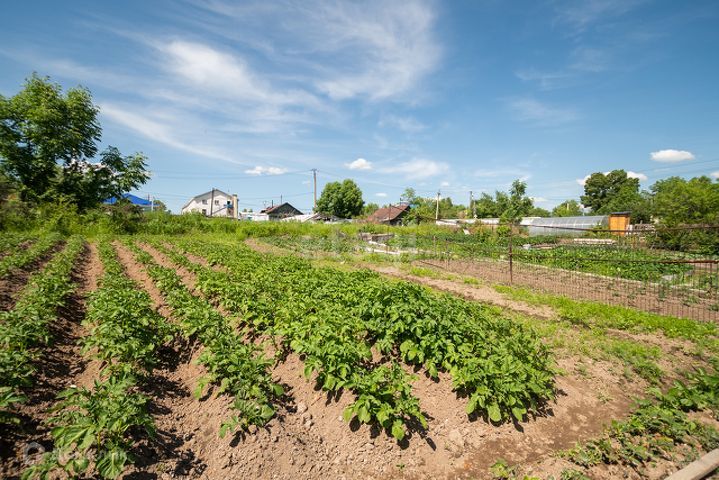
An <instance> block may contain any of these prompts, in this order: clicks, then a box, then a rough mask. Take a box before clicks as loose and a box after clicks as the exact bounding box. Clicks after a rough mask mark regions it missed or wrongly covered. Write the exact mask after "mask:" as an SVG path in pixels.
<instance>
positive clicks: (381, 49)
mask: <svg viewBox="0 0 719 480" xmlns="http://www.w3.org/2000/svg"><path fill="white" fill-rule="evenodd" d="M201 8H205V9H208V10H210V11H212V12H213V13H214V14H215V15H214V18H213V19H214V20H215V21H214V22H210V25H211V27H210V26H208V25H207V22H205V24H204V25H202V23H203V22H200V21H199V20H198V21H197V23H198V24H200V25H201V26H202V27H203V28H207V29H210V28H211V29H212V33H213V34H217V33H219V34H221V35H224V36H226V37H228V38H231V39H232V40H235V41H238V42H242V43H243V44H245V45H247V46H248V47H249V48H252V49H255V50H259V51H261V52H262V53H263V54H264V55H266V56H268V57H269V58H270V59H271V61H272V62H273V63H275V64H277V65H281V66H286V67H288V68H290V69H291V70H290V71H293V72H297V75H299V76H303V77H304V80H305V81H307V82H308V83H309V84H311V85H312V86H313V88H315V89H317V90H318V91H320V92H322V93H323V94H325V95H327V96H329V97H330V98H332V99H337V100H344V99H351V98H358V97H359V98H367V99H370V100H381V99H387V98H395V99H396V98H401V97H403V96H405V95H407V94H408V93H409V92H410V91H412V90H413V89H414V88H415V87H416V86H417V85H418V83H420V82H421V81H422V80H423V79H424V78H425V77H426V76H427V75H429V74H430V73H432V72H433V71H434V70H435V69H436V68H437V66H438V65H439V62H440V59H441V53H442V48H441V47H440V41H439V40H438V39H437V38H436V34H435V32H434V27H435V23H436V22H435V20H436V14H435V11H434V10H435V8H434V3H433V2H432V1H431V0H408V1H404V2H385V1H382V0H368V1H365V2H326V1H322V0H305V1H303V2H261V1H252V0H250V1H248V2H242V4H241V5H238V4H237V2H230V1H223V0H215V1H213V2H206V3H204V4H203V5H201ZM267 25H271V26H272V28H269V29H268V28H267ZM238 32H239V33H238ZM298 67H300V68H299V69H298ZM410 100H412V101H415V100H416V97H415V98H411V99H410Z"/></svg>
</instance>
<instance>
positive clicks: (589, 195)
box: [581, 170, 642, 215]
mask: <svg viewBox="0 0 719 480" xmlns="http://www.w3.org/2000/svg"><path fill="white" fill-rule="evenodd" d="M581 201H582V204H584V206H586V207H587V208H589V209H591V211H592V213H596V214H600V215H604V214H608V213H612V212H618V211H632V210H634V209H635V207H637V206H638V205H639V204H640V203H641V201H642V196H641V194H640V193H639V179H637V178H630V177H629V176H628V175H627V172H625V171H624V170H612V171H611V172H609V173H607V174H604V173H601V172H596V173H593V174H591V175H590V176H589V178H588V179H587V181H586V182H585V183H584V195H582V197H581Z"/></svg>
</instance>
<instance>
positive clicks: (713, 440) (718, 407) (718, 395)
mask: <svg viewBox="0 0 719 480" xmlns="http://www.w3.org/2000/svg"><path fill="white" fill-rule="evenodd" d="M717 367H719V362H717V360H716V359H714V360H713V367H712V368H710V369H697V370H696V371H694V372H692V373H690V374H689V375H688V378H687V379H686V381H676V382H675V383H674V385H673V386H672V387H671V388H669V389H668V390H667V391H666V392H665V393H662V392H660V391H659V390H658V389H653V390H652V392H653V398H650V399H646V400H641V401H639V402H638V404H637V407H636V410H635V411H634V412H633V413H632V414H631V415H629V417H628V418H627V419H626V420H622V421H612V423H611V425H610V426H609V427H608V428H607V429H606V431H605V432H604V434H603V435H602V436H600V437H598V438H595V439H593V440H589V441H587V442H584V443H581V444H578V445H577V446H576V447H575V448H573V449H571V450H568V451H566V452H563V456H564V457H566V458H567V459H568V460H570V461H571V462H573V463H574V464H576V465H577V466H579V467H582V468H591V467H595V466H597V465H600V464H611V465H616V464H619V465H623V466H627V467H631V468H633V469H635V470H636V471H637V472H638V473H639V474H640V475H641V474H643V473H644V472H646V471H647V469H648V468H649V466H650V465H651V463H652V462H654V461H655V460H656V459H658V458H676V457H677V455H676V454H677V453H682V454H683V455H681V456H682V457H684V458H688V459H692V457H694V456H696V455H697V453H698V451H704V452H708V451H711V450H713V449H715V448H718V447H719V432H718V431H717V429H716V428H715V427H714V426H712V425H711V424H710V423H709V422H703V421H702V420H701V417H700V416H690V415H689V414H690V413H692V412H699V411H702V412H705V413H707V414H709V416H712V417H713V418H714V420H716V419H717V418H718V417H719V371H718V370H717ZM714 423H716V422H714Z"/></svg>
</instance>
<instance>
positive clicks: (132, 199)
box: [102, 193, 151, 207]
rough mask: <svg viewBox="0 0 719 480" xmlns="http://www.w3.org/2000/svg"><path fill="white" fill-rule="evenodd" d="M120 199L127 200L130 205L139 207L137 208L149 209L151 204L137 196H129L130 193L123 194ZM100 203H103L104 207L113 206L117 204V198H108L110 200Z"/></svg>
mask: <svg viewBox="0 0 719 480" xmlns="http://www.w3.org/2000/svg"><path fill="white" fill-rule="evenodd" d="M122 198H125V199H127V200H129V201H130V203H131V204H133V205H139V206H141V207H149V206H150V204H151V202H150V201H149V200H148V199H146V198H141V197H138V196H136V195H132V194H130V193H126V194H124V195H123V196H122ZM102 203H104V204H106V205H114V204H116V203H117V198H115V197H110V198H108V199H107V200H105V201H104V202H102Z"/></svg>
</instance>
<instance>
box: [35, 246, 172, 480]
mask: <svg viewBox="0 0 719 480" xmlns="http://www.w3.org/2000/svg"><path fill="white" fill-rule="evenodd" d="M98 250H99V254H100V258H101V260H102V264H103V267H104V275H103V276H102V278H101V280H100V284H99V288H98V289H97V290H96V291H95V292H93V293H92V294H91V297H90V300H89V302H88V305H87V314H86V317H85V320H84V322H83V323H84V325H85V326H86V328H87V329H88V330H89V335H88V336H86V337H85V338H84V339H83V351H84V352H85V353H86V354H88V355H89V356H90V357H91V358H95V359H97V360H98V361H100V362H101V367H102V368H101V370H100V372H99V374H98V377H97V378H96V379H95V380H94V383H93V385H92V387H90V388H87V387H83V386H71V387H70V388H68V389H66V390H65V391H63V392H62V393H60V395H59V396H58V400H59V401H58V403H57V404H56V405H55V406H54V407H53V408H52V409H51V412H52V413H53V415H52V417H51V418H50V419H49V420H48V423H49V424H50V425H51V426H52V430H51V434H52V439H53V443H54V450H52V451H51V452H48V453H46V454H45V455H44V456H43V459H42V461H41V462H39V463H38V464H36V465H33V466H31V467H30V468H28V469H27V470H25V472H24V473H23V479H30V478H41V479H45V478H49V477H50V476H52V475H56V472H58V471H64V472H65V474H66V475H68V476H70V477H72V478H75V477H79V476H88V475H93V474H96V475H99V476H101V477H102V478H116V477H117V476H119V475H120V473H122V471H123V470H124V468H125V466H126V465H127V464H128V463H131V462H132V458H131V455H130V448H131V445H132V440H131V437H130V435H131V433H132V432H133V431H134V432H138V431H143V430H144V431H145V432H146V433H147V434H148V435H149V436H153V435H154V433H155V427H154V422H153V420H152V417H151V416H150V415H149V413H148V412H147V405H146V404H147V397H146V396H145V395H143V394H142V393H141V392H140V385H141V382H143V381H144V380H146V379H147V377H148V376H149V375H150V373H151V372H152V368H153V366H154V365H155V363H156V360H157V356H156V354H157V350H158V348H159V347H160V346H161V345H163V344H164V343H166V342H168V341H169V340H171V339H172V337H173V327H172V326H171V325H170V324H168V323H167V322H166V321H165V320H164V319H163V317H162V316H160V315H159V314H158V313H157V312H156V311H155V310H154V309H153V306H152V301H151V299H150V297H149V295H148V294H147V293H146V292H145V291H143V290H142V289H140V288H138V286H137V285H136V284H135V283H134V282H133V281H132V280H131V279H130V278H128V277H127V276H126V275H125V272H124V270H123V267H122V264H121V263H120V261H119V260H118V257H117V254H116V252H115V250H114V248H113V247H112V245H110V244H109V243H107V242H101V243H100V244H99V245H98ZM93 469H94V471H93Z"/></svg>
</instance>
